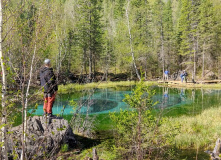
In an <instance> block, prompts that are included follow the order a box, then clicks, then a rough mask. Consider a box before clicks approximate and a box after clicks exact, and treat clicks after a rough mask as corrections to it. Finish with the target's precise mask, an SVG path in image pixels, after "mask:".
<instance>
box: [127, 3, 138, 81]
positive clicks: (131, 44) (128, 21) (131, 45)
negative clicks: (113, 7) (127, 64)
mask: <svg viewBox="0 0 221 160" xmlns="http://www.w3.org/2000/svg"><path fill="white" fill-rule="evenodd" d="M129 5H130V0H128V3H127V8H126V17H127V27H128V32H129V36H130V51H131V56H132V59H133V65H134V68H135V71H136V74H137V78H138V79H139V80H141V78H140V74H139V72H138V70H137V66H136V63H135V58H134V51H133V43H132V36H131V32H130V20H129V13H128V9H129Z"/></svg>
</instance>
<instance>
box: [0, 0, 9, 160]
mask: <svg viewBox="0 0 221 160" xmlns="http://www.w3.org/2000/svg"><path fill="white" fill-rule="evenodd" d="M2 20H3V17H2V0H0V61H1V73H2V125H3V126H2V129H1V131H2V154H3V159H5V160H7V159H8V155H7V147H6V146H7V145H6V127H7V125H6V123H7V121H6V114H7V113H6V100H7V99H6V92H7V90H6V89H7V88H6V86H7V84H6V82H7V81H6V71H5V62H4V59H5V57H4V54H3V52H2V24H3V23H2Z"/></svg>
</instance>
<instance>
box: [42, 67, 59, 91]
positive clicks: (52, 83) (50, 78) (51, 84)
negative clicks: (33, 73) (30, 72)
mask: <svg viewBox="0 0 221 160" xmlns="http://www.w3.org/2000/svg"><path fill="white" fill-rule="evenodd" d="M40 79H41V86H44V93H47V94H50V95H53V94H54V92H56V91H57V90H58V86H57V83H56V77H55V75H54V72H53V69H52V68H49V67H44V68H42V69H41V71H40Z"/></svg>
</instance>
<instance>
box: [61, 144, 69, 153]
mask: <svg viewBox="0 0 221 160" xmlns="http://www.w3.org/2000/svg"><path fill="white" fill-rule="evenodd" d="M67 151H68V144H63V145H62V146H61V152H63V153H64V152H67Z"/></svg>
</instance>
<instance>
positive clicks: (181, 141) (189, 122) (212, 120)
mask: <svg viewBox="0 0 221 160" xmlns="http://www.w3.org/2000/svg"><path fill="white" fill-rule="evenodd" d="M220 115H221V108H210V109H207V110H204V111H203V112H202V113H201V114H198V115H196V116H187V115H184V116H181V117H173V118H169V121H170V122H172V123H179V124H180V125H181V128H180V133H179V134H178V135H177V136H176V137H175V144H176V146H177V147H179V148H181V149H187V148H194V149H197V148H204V149H212V148H213V147H214V145H215V142H216V140H217V138H220V136H221V123H220V122H221V116H220ZM161 127H162V128H167V127H169V126H167V124H164V125H163V126H161Z"/></svg>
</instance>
